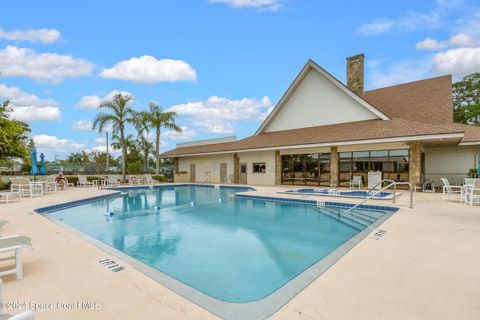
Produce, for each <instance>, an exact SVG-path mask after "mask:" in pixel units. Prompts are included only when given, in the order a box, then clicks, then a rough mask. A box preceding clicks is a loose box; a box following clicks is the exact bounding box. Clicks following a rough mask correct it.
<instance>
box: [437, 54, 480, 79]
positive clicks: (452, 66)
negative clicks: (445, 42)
mask: <svg viewBox="0 0 480 320" xmlns="http://www.w3.org/2000/svg"><path fill="white" fill-rule="evenodd" d="M433 70H434V72H436V73H440V74H445V73H451V74H453V75H454V76H458V77H461V76H465V75H467V74H470V73H473V72H479V71H480V47H478V48H457V49H450V50H447V51H445V52H439V53H437V54H436V55H435V56H434V57H433Z"/></svg>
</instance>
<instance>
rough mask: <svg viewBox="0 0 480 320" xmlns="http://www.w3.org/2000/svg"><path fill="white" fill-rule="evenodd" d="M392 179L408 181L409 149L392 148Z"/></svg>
mask: <svg viewBox="0 0 480 320" xmlns="http://www.w3.org/2000/svg"><path fill="white" fill-rule="evenodd" d="M389 160H390V168H389V169H390V174H389V176H390V179H392V180H396V181H408V177H409V168H408V162H409V150H408V149H404V150H390V151H389Z"/></svg>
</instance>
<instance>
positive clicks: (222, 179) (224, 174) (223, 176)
mask: <svg viewBox="0 0 480 320" xmlns="http://www.w3.org/2000/svg"><path fill="white" fill-rule="evenodd" d="M220 183H227V163H226V162H222V163H220Z"/></svg>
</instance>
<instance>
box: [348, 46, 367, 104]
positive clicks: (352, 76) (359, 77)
mask: <svg viewBox="0 0 480 320" xmlns="http://www.w3.org/2000/svg"><path fill="white" fill-rule="evenodd" d="M364 60H365V55H364V54H363V53H360V54H357V55H354V56H351V57H348V58H347V87H349V88H350V89H352V91H353V92H355V93H356V94H358V95H359V96H363V72H364Z"/></svg>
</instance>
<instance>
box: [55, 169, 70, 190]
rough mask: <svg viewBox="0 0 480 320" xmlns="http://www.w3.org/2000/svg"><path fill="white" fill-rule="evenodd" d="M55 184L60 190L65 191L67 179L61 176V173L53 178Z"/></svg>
mask: <svg viewBox="0 0 480 320" xmlns="http://www.w3.org/2000/svg"><path fill="white" fill-rule="evenodd" d="M55 182H56V183H57V184H58V185H59V186H60V188H62V190H65V187H66V186H67V182H68V181H67V178H66V177H65V176H64V175H63V172H61V171H60V172H59V173H58V175H57V176H56V177H55Z"/></svg>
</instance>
